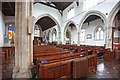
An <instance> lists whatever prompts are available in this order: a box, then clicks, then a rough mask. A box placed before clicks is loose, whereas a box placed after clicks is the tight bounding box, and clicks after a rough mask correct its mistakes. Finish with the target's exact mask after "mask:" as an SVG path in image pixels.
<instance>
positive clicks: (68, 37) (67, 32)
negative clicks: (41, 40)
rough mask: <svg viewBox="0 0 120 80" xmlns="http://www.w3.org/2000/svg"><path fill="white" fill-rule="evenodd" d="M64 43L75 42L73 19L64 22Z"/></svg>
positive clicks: (75, 34)
mask: <svg viewBox="0 0 120 80" xmlns="http://www.w3.org/2000/svg"><path fill="white" fill-rule="evenodd" d="M64 41H65V44H77V27H76V25H75V23H74V22H73V21H70V22H68V23H67V24H66V26H65V29H64Z"/></svg>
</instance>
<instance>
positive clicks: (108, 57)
mask: <svg viewBox="0 0 120 80" xmlns="http://www.w3.org/2000/svg"><path fill="white" fill-rule="evenodd" d="M113 59H115V50H113V51H111V50H110V49H106V52H105V54H104V61H109V60H113Z"/></svg>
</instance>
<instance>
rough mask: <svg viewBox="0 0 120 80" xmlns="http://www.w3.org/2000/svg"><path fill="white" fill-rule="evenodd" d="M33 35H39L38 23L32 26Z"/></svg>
mask: <svg viewBox="0 0 120 80" xmlns="http://www.w3.org/2000/svg"><path fill="white" fill-rule="evenodd" d="M34 36H36V37H39V36H40V28H39V26H38V25H35V28H34Z"/></svg>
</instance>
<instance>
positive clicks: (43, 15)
mask: <svg viewBox="0 0 120 80" xmlns="http://www.w3.org/2000/svg"><path fill="white" fill-rule="evenodd" d="M45 16H48V17H50V18H51V19H52V20H53V21H54V22H55V23H56V25H57V26H58V30H59V32H61V29H60V25H59V23H58V22H57V20H56V19H55V18H54V17H53V16H51V15H50V14H42V15H40V16H39V17H38V18H36V19H35V21H34V23H33V25H35V23H36V22H37V21H38V20H39V19H40V18H42V17H45Z"/></svg>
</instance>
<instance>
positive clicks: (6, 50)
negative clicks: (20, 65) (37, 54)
mask: <svg viewBox="0 0 120 80" xmlns="http://www.w3.org/2000/svg"><path fill="white" fill-rule="evenodd" d="M14 53H15V47H11V46H4V47H2V58H3V63H4V62H5V61H8V60H9V59H10V58H11V57H12V56H13V55H14Z"/></svg>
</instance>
